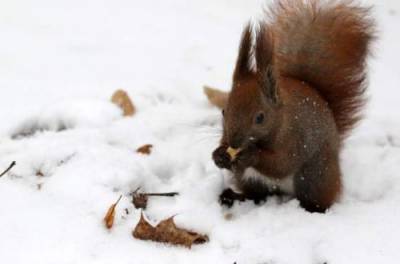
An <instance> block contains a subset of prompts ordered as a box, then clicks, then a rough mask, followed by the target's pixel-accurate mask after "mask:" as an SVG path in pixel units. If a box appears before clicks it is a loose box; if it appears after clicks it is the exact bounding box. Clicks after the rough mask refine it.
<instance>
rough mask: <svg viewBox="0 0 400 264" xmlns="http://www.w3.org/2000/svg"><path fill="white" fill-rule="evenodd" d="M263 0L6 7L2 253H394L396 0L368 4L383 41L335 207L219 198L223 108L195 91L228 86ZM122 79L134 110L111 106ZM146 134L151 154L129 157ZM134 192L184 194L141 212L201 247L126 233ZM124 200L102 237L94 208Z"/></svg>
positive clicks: (17, 0)
mask: <svg viewBox="0 0 400 264" xmlns="http://www.w3.org/2000/svg"><path fill="white" fill-rule="evenodd" d="M261 2H262V1H249V0H198V1H185V0H168V1H166V0H151V1H132V0H129V1H128V0H115V1H105V0H96V1H94V0H89V1H77V0H69V1H67V0H65V1H52V0H36V1H29V0H13V1H5V0H4V1H2V2H1V5H0V7H1V8H0V32H1V33H2V40H1V42H0V58H1V59H0V87H1V89H0V105H1V106H2V109H3V111H1V112H0V120H1V124H0V157H1V158H0V168H4V169H5V168H6V167H7V166H8V165H9V164H10V162H11V161H13V160H15V161H17V166H16V167H14V168H13V169H12V171H11V172H10V173H8V174H7V175H6V176H3V177H2V178H0V199H1V202H0V211H1V217H0V260H1V263H40V264H46V263H86V264H88V263H234V262H236V263H238V264H242V263H257V264H261V263H268V264H280V263H296V264H302V263H304V264H306V263H307V264H309V263H312V264H322V263H325V262H327V263H335V264H336V263H338V264H339V263H343V264H348V263H363V264H368V263H371V264H372V263H373V264H376V263H399V261H400V260H399V259H400V250H399V246H400V228H399V223H400V173H399V168H400V120H399V118H398V116H399V110H400V107H399V103H398V102H400V88H399V86H400V74H399V73H400V72H399V65H398V61H400V53H399V51H398V47H399V46H400V23H399V22H400V21H399V19H400V3H399V2H398V1H397V0H385V1H379V2H378V1H372V0H371V1H369V3H372V2H377V3H375V6H376V8H375V9H374V16H375V17H376V18H377V20H378V23H379V31H380V32H379V35H380V40H379V41H378V42H377V43H376V45H375V58H374V59H373V60H372V61H371V74H370V77H371V78H370V79H371V85H370V90H369V91H370V104H369V108H368V110H367V111H366V119H365V120H364V122H363V123H362V124H361V125H360V126H359V127H358V129H357V130H356V132H355V133H354V134H353V136H352V137H351V138H349V140H348V141H347V143H346V147H345V150H344V152H343V154H342V158H341V159H342V166H343V174H344V193H343V197H342V199H341V201H340V202H338V203H337V204H336V205H334V206H333V207H332V209H331V210H330V211H329V212H328V213H326V214H310V213H307V212H305V211H304V210H303V209H302V208H300V207H299V203H298V202H297V201H296V200H290V201H286V202H282V201H280V200H279V199H278V198H276V197H275V198H271V199H269V200H268V201H267V202H266V203H265V204H263V205H261V206H255V205H254V204H253V203H251V202H246V203H241V204H237V205H235V206H234V207H233V208H232V209H230V210H228V209H224V208H221V207H220V206H219V204H218V202H217V197H218V194H219V193H220V192H221V190H222V189H223V188H224V184H227V181H228V179H227V178H226V175H225V179H224V175H223V172H221V171H220V170H218V169H217V168H216V167H215V166H214V164H213V162H212V161H211V158H210V156H211V151H212V150H213V149H214V148H215V146H216V145H217V142H218V138H219V133H220V130H221V127H220V119H221V116H220V113H219V111H218V110H217V109H216V108H213V107H212V106H210V105H209V104H208V102H207V100H206V98H205V96H204V95H203V94H202V85H204V84H209V85H212V86H215V87H219V88H221V89H225V90H228V89H229V86H230V82H231V73H232V68H233V63H234V61H235V57H236V52H237V50H236V49H237V45H238V40H239V36H240V32H241V29H242V26H243V24H244V23H245V21H246V20H247V19H248V18H249V17H251V16H255V15H257V14H259V12H260V11H259V10H260V8H259V7H260V3H261ZM117 88H124V89H125V90H127V91H128V93H129V94H130V96H131V98H132V99H133V101H134V103H135V104H136V106H137V109H138V112H137V115H135V116H134V117H133V118H122V117H121V112H120V110H119V109H118V108H117V107H115V106H114V105H112V104H111V103H110V102H109V99H110V97H111V94H112V93H113V92H114V91H115V90H116V89H117ZM35 128H36V129H41V130H43V131H41V132H39V133H36V134H34V135H30V136H28V137H24V138H18V137H16V138H15V135H16V134H18V133H24V134H27V135H29V134H30V133H31V132H32V130H33V129H35ZM147 143H151V144H153V145H154V148H153V153H152V154H151V155H150V156H144V155H140V154H137V153H136V152H135V150H136V148H137V147H139V146H141V145H144V144H147ZM0 170H3V169H0ZM38 172H41V173H42V174H43V175H44V176H42V177H38V176H37V175H36V174H37V173H38ZM224 181H225V182H224ZM138 186H141V187H142V189H143V190H146V191H151V192H158V191H178V192H180V194H181V195H180V196H178V197H175V198H152V199H151V200H150V202H149V207H148V209H147V210H146V214H147V216H148V218H149V219H150V220H151V221H152V222H153V223H157V222H158V221H160V220H162V219H164V218H166V217H169V216H171V215H177V216H176V222H177V223H178V224H179V225H181V226H183V227H187V228H191V229H194V230H196V231H199V232H204V233H206V234H208V235H209V237H210V242H209V243H207V244H204V245H198V246H194V247H193V248H192V249H191V250H188V249H185V248H180V247H172V246H168V245H164V244H158V243H153V242H145V241H139V240H135V239H134V238H133V237H132V235H131V231H132V230H133V228H134V226H135V225H136V223H137V221H138V219H139V216H140V211H139V210H136V209H134V208H133V206H132V205H131V203H130V198H129V192H131V191H133V190H135V189H136V188H137V187H138ZM121 194H122V195H123V199H122V201H121V203H120V204H119V206H118V207H117V217H116V223H115V226H114V228H113V229H112V230H111V231H108V230H106V229H105V228H104V226H103V223H102V218H103V217H104V214H105V212H106V211H107V209H108V207H109V206H110V205H111V204H112V203H113V202H114V201H115V200H116V199H117V198H118V197H119V195H121ZM125 208H127V209H128V212H129V214H126V212H125ZM229 214H232V215H231V218H229V217H227V215H229ZM227 218H228V219H227Z"/></svg>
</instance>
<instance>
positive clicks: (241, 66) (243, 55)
mask: <svg viewBox="0 0 400 264" xmlns="http://www.w3.org/2000/svg"><path fill="white" fill-rule="evenodd" d="M250 57H251V26H250V23H248V24H247V25H246V27H245V28H244V30H243V33H242V38H241V40H240V46H239V55H238V57H237V61H236V67H235V71H234V73H233V79H235V80H237V79H240V78H243V77H246V76H249V75H251V74H252V71H251V69H250V65H249V60H250Z"/></svg>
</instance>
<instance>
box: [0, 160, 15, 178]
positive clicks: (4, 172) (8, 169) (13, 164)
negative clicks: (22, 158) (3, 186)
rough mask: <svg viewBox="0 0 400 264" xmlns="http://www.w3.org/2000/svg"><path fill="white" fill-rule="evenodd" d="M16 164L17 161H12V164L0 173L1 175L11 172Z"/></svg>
mask: <svg viewBox="0 0 400 264" xmlns="http://www.w3.org/2000/svg"><path fill="white" fill-rule="evenodd" d="M16 164H17V163H16V162H15V161H13V162H11V164H10V166H8V168H7V169H6V170H5V171H3V173H1V174H0V177H2V176H3V175H4V174H6V173H7V172H9V171H10V170H11V169H12V167H14V166H15V165H16Z"/></svg>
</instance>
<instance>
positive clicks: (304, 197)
mask: <svg viewBox="0 0 400 264" xmlns="http://www.w3.org/2000/svg"><path fill="white" fill-rule="evenodd" d="M270 11H271V12H270V14H272V16H271V22H270V24H266V23H263V24H261V25H260V29H259V31H258V33H257V35H256V38H255V44H254V46H255V47H254V52H255V54H254V55H255V60H256V67H257V69H256V70H252V69H251V68H250V67H249V59H250V56H251V55H252V50H253V49H252V48H251V47H252V43H251V42H252V37H251V29H250V26H247V27H246V28H245V30H244V33H243V36H242V40H241V44H240V48H239V55H238V60H237V64H236V68H235V71H234V76H233V87H232V91H231V93H230V95H229V98H228V101H227V104H226V107H225V114H224V133H223V137H222V140H221V146H220V147H219V148H217V149H216V150H215V151H214V153H213V158H214V161H215V163H216V164H217V166H219V167H221V168H227V169H230V170H231V171H232V172H233V173H234V175H235V177H236V179H237V182H238V186H239V187H240V188H241V189H242V190H243V192H244V193H245V195H246V196H248V197H251V198H254V199H260V198H262V197H263V196H265V195H267V194H268V193H269V190H268V189H267V188H265V187H264V186H262V184H261V183H258V182H254V181H251V182H249V181H248V180H247V179H246V177H245V176H244V174H245V171H246V169H247V168H253V169H255V170H256V171H257V172H259V173H261V174H262V175H264V176H265V177H268V178H273V179H282V180H283V179H285V178H286V177H288V176H289V175H294V188H295V190H294V193H293V195H294V196H296V197H297V198H298V199H299V200H300V203H301V205H302V206H303V207H305V208H306V209H307V210H309V211H318V212H323V211H325V210H326V209H327V208H329V206H331V205H332V203H333V202H334V201H335V200H336V199H337V198H338V196H339V194H340V191H341V171H340V165H339V152H340V145H341V142H342V140H343V138H344V136H345V135H346V134H347V133H348V132H349V131H350V129H351V128H352V127H353V126H354V125H355V124H356V122H357V120H359V117H360V115H359V110H360V109H361V107H362V106H363V104H364V97H363V93H364V91H365V77H366V73H365V60H366V57H367V55H368V51H369V43H370V41H371V40H372V38H373V36H372V33H373V32H372V30H373V26H372V22H371V20H370V19H368V17H367V14H368V13H367V11H368V9H364V8H361V7H358V6H355V5H354V4H353V3H352V2H350V1H340V2H338V1H333V2H331V3H325V4H321V3H320V2H319V1H317V0H308V1H295V0H293V1H288V0H282V1H279V2H277V3H276V4H275V5H274V6H273V7H272V8H271V9H270ZM259 119H260V120H261V119H262V121H261V122H259V121H256V120H259ZM229 146H230V147H232V148H240V149H242V151H241V152H240V154H239V155H238V157H237V159H235V160H231V158H230V157H229V156H228V154H227V153H226V149H227V147H229Z"/></svg>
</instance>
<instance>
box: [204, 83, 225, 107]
mask: <svg viewBox="0 0 400 264" xmlns="http://www.w3.org/2000/svg"><path fill="white" fill-rule="evenodd" d="M203 89H204V93H205V94H206V96H207V98H208V100H209V101H210V103H211V104H212V105H215V106H216V107H218V108H220V109H223V108H224V107H225V105H226V102H227V101H228V96H229V93H227V92H223V91H221V90H218V89H214V88H211V87H209V86H204V88H203Z"/></svg>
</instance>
